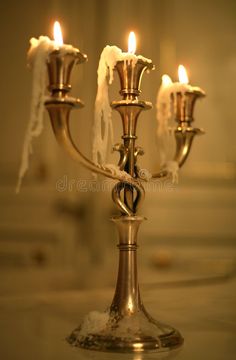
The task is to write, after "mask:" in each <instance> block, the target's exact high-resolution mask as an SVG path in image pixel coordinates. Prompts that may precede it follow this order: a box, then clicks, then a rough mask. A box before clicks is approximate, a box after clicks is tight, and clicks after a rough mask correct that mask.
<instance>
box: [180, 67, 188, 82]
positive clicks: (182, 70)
mask: <svg viewBox="0 0 236 360" xmlns="http://www.w3.org/2000/svg"><path fill="white" fill-rule="evenodd" d="M178 74H179V82H180V83H181V84H188V75H187V71H186V69H185V67H184V66H183V65H179V68H178Z"/></svg>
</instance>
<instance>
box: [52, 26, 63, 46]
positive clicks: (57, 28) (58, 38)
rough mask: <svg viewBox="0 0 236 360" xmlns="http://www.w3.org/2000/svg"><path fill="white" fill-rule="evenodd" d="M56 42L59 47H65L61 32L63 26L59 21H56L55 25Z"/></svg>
mask: <svg viewBox="0 0 236 360" xmlns="http://www.w3.org/2000/svg"><path fill="white" fill-rule="evenodd" d="M53 33H54V41H55V43H56V44H57V45H58V46H62V45H63V38H62V32H61V26H60V24H59V22H58V21H55V23H54V29H53Z"/></svg>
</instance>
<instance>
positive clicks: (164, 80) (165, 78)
mask: <svg viewBox="0 0 236 360" xmlns="http://www.w3.org/2000/svg"><path fill="white" fill-rule="evenodd" d="M161 79H162V85H163V86H164V87H166V86H169V85H171V84H172V80H171V78H170V77H169V75H167V74H164V75H162V78H161Z"/></svg>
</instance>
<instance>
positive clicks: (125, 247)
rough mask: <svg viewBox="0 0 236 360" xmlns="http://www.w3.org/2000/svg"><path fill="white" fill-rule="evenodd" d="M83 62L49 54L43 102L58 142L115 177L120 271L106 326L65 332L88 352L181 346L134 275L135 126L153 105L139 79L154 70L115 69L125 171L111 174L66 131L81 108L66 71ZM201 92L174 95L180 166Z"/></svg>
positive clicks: (141, 66) (143, 64) (140, 66)
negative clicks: (143, 96) (148, 305)
mask: <svg viewBox="0 0 236 360" xmlns="http://www.w3.org/2000/svg"><path fill="white" fill-rule="evenodd" d="M78 60H79V62H83V61H85V60H86V56H85V55H81V54H80V56H79V55H78V54H69V55H64V57H62V58H60V57H59V55H58V53H56V52H53V53H52V54H51V55H50V57H49V64H48V71H49V87H48V88H49V90H50V91H51V96H50V97H49V98H48V99H47V100H46V102H45V105H46V108H47V110H48V112H49V115H50V119H51V124H52V128H53V131H54V134H55V136H56V139H57V141H58V142H59V144H60V145H62V147H63V148H64V149H65V150H66V151H67V152H68V153H69V155H70V156H71V157H72V158H73V159H74V160H76V161H78V162H80V163H81V164H83V165H84V166H85V167H87V168H88V169H89V170H91V171H93V172H95V173H99V174H102V175H104V176H106V177H109V178H112V179H115V180H117V184H116V185H115V187H114V188H113V190H112V198H113V201H114V203H115V204H116V205H117V206H118V208H119V210H120V213H121V215H120V216H119V217H117V218H113V219H112V220H113V222H114V223H115V224H116V226H117V229H118V233H119V245H118V248H119V270H118V278H117V284H116V290H115V295H114V298H113V301H112V304H111V306H110V308H109V319H108V321H107V323H106V326H105V328H103V329H100V330H97V331H95V330H94V331H92V330H91V331H90V332H88V333H87V334H82V332H81V329H82V325H80V326H79V327H78V328H77V329H75V330H74V331H73V332H72V334H71V335H70V336H69V338H68V341H69V343H71V344H73V345H75V346H79V347H83V348H86V349H91V350H101V351H113V352H143V351H157V352H162V351H166V350H171V349H175V348H177V347H179V346H181V345H182V343H183V338H182V336H181V334H180V333H179V332H178V331H177V330H175V329H174V328H172V327H171V326H168V325H165V324H162V323H159V322H157V321H156V320H154V319H153V318H152V317H151V316H150V315H149V314H148V312H147V311H146V309H145V308H144V305H143V303H142V300H141V297H140V292H139V284H138V276H137V247H138V245H137V232H138V229H139V226H140V224H141V222H142V221H143V220H144V218H143V217H140V216H137V215H136V214H137V211H138V207H139V205H140V203H141V202H142V200H143V199H144V195H145V193H144V188H143V186H142V184H141V181H142V180H143V179H142V178H141V177H139V172H138V165H137V160H138V156H140V155H143V154H144V151H143V149H141V148H140V147H139V146H137V145H136V140H137V136H136V129H137V123H138V118H139V115H140V113H141V111H142V110H147V109H150V108H151V107H152V104H151V103H150V102H146V101H140V100H139V99H138V96H139V95H140V92H141V79H142V76H143V74H144V72H145V71H146V70H152V69H153V68H154V66H153V64H152V63H150V62H148V61H145V60H140V59H138V61H137V62H136V63H135V64H133V62H132V61H130V62H126V61H119V62H118V63H117V64H116V70H117V73H118V76H119V79H120V85H121V90H120V94H121V96H122V97H123V98H122V100H119V101H113V102H112V104H111V106H112V107H113V109H115V110H117V111H118V112H119V114H120V116H121V120H122V125H123V135H122V143H120V144H116V145H115V146H114V148H113V149H114V150H115V151H118V152H119V153H120V160H119V163H118V167H119V169H120V170H125V173H124V175H123V174H122V175H121V174H119V173H117V174H114V173H112V172H111V170H110V169H109V168H108V167H106V166H105V165H104V166H101V165H96V164H95V163H93V162H92V161H91V160H89V159H87V158H86V157H85V156H84V155H83V154H82V153H81V152H80V151H79V149H78V148H77V147H76V146H75V144H74V142H73V140H72V137H71V134H70V129H69V118H70V112H71V110H72V109H74V108H76V107H81V106H83V104H82V102H81V101H80V100H79V99H74V98H70V97H69V96H68V94H67V93H68V92H69V90H70V83H69V82H70V80H69V79H70V74H71V71H72V68H73V66H74V64H75V63H76V61H78ZM200 96H203V93H201V92H197V91H196V92H187V93H186V94H177V102H176V105H177V111H176V121H177V127H176V130H175V138H176V154H175V157H174V160H175V161H177V162H178V164H179V166H182V165H183V163H184V162H185V160H186V159H187V156H188V155H189V151H190V149H191V145H192V141H193V138H194V136H195V135H197V134H199V133H201V132H202V131H201V130H199V129H196V128H192V126H191V123H192V121H193V109H194V104H195V101H196V99H197V98H198V97H200ZM168 175H169V173H168V171H166V170H163V171H162V170H161V171H159V172H158V173H157V174H154V175H153V177H152V178H153V179H155V178H161V177H165V176H168Z"/></svg>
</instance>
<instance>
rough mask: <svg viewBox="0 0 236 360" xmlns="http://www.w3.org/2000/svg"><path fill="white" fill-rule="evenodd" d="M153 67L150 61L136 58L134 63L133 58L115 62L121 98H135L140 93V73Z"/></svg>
mask: <svg viewBox="0 0 236 360" xmlns="http://www.w3.org/2000/svg"><path fill="white" fill-rule="evenodd" d="M152 69H154V65H153V64H152V63H151V62H148V61H145V60H143V59H138V61H137V62H136V63H134V62H133V60H132V59H131V60H122V61H118V62H117V64H116V70H117V72H118V75H119V79H120V86H121V90H120V94H121V95H122V96H123V100H129V99H130V100H137V97H138V95H139V94H140V93H141V90H140V87H141V80H142V75H143V73H144V72H145V71H146V70H152Z"/></svg>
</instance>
